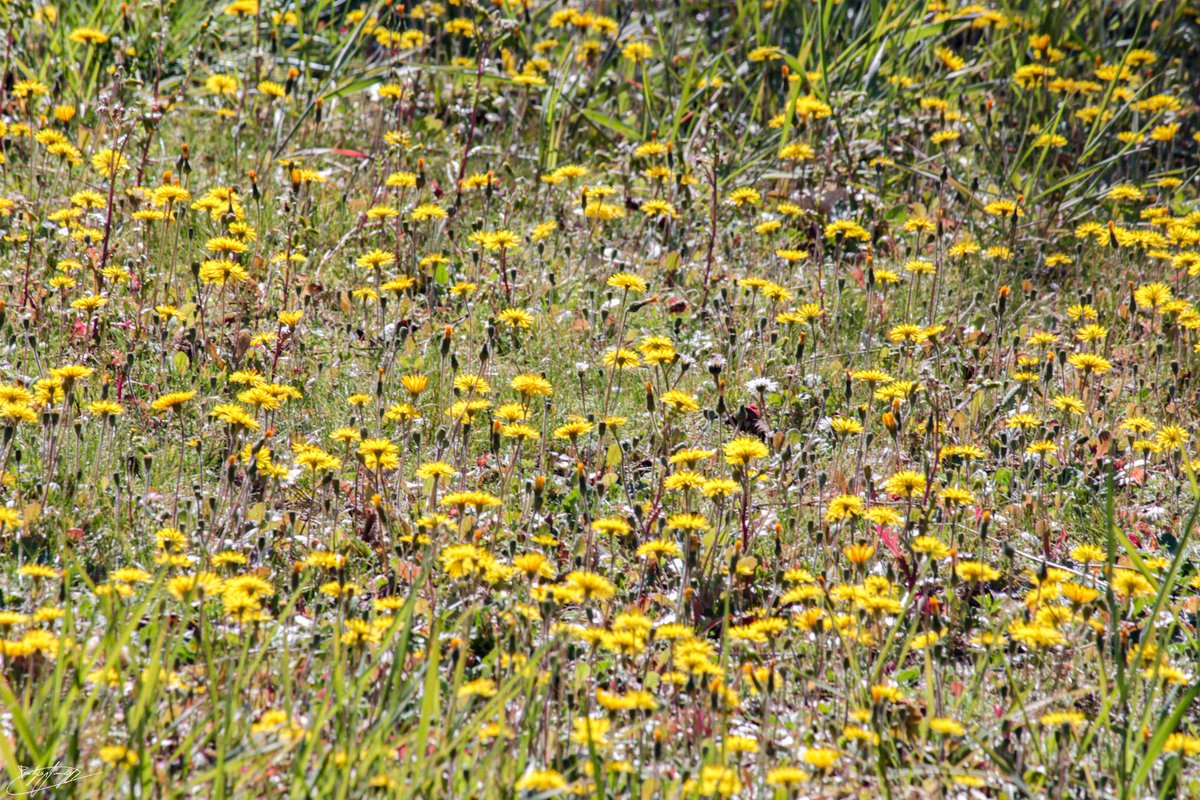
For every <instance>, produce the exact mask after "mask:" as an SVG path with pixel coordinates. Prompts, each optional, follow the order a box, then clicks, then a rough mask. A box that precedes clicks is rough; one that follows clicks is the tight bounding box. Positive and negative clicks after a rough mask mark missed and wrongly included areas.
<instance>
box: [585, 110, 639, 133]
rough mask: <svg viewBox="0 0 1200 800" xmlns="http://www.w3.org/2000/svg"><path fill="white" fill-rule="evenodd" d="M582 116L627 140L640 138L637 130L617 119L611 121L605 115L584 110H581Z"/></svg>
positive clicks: (610, 118)
mask: <svg viewBox="0 0 1200 800" xmlns="http://www.w3.org/2000/svg"><path fill="white" fill-rule="evenodd" d="M583 115H584V116H585V117H587V118H588V119H589V120H591V121H592V122H594V123H596V124H597V125H602V126H603V127H605V128H608V129H609V130H610V131H614V132H616V133H619V134H621V135H622V136H624V137H625V138H627V139H634V140H636V139H639V138H641V135H640V134H639V133H638V132H637V129H636V128H634V127H633V126H632V125H629V124H627V123H625V122H621V121H620V120H618V119H613V118H612V117H610V116H608V115H607V114H601V113H600V112H599V111H595V110H593V109H590V108H585V109H584V110H583Z"/></svg>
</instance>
